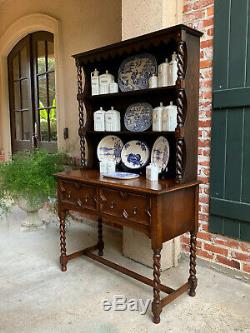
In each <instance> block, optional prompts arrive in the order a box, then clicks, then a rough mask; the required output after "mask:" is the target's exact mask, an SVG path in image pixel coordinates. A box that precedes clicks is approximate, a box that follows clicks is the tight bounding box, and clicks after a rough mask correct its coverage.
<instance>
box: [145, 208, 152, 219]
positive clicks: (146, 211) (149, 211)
mask: <svg viewBox="0 0 250 333" xmlns="http://www.w3.org/2000/svg"><path fill="white" fill-rule="evenodd" d="M145 213H146V214H147V215H148V216H149V217H151V209H150V208H145Z"/></svg>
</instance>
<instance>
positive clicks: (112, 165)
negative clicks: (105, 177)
mask: <svg viewBox="0 0 250 333" xmlns="http://www.w3.org/2000/svg"><path fill="white" fill-rule="evenodd" d="M106 170H107V171H106V172H107V174H111V173H113V172H115V170H116V162H115V161H107V162H106Z"/></svg>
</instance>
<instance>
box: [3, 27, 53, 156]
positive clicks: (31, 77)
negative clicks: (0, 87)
mask: <svg viewBox="0 0 250 333" xmlns="http://www.w3.org/2000/svg"><path fill="white" fill-rule="evenodd" d="M8 71H9V97H10V123H11V140H12V151H13V153H15V152H17V151H22V150H31V149H33V148H43V149H46V150H47V151H49V152H53V151H55V150H56V149H57V121H56V99H55V57H54V42H53V34H51V33H49V32H43V31H41V32H36V33H33V34H30V35H28V36H26V37H25V38H23V39H22V40H21V41H20V42H19V43H18V44H17V45H16V46H15V47H14V49H13V50H12V51H11V52H10V54H9V56H8Z"/></svg>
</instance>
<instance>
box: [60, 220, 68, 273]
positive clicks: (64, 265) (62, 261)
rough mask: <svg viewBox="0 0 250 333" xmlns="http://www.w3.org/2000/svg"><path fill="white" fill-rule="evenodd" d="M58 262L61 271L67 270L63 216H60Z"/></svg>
mask: <svg viewBox="0 0 250 333" xmlns="http://www.w3.org/2000/svg"><path fill="white" fill-rule="evenodd" d="M60 248H61V256H60V264H61V270H62V271H63V272H66V271H67V261H68V260H67V254H66V236H65V217H61V218H60Z"/></svg>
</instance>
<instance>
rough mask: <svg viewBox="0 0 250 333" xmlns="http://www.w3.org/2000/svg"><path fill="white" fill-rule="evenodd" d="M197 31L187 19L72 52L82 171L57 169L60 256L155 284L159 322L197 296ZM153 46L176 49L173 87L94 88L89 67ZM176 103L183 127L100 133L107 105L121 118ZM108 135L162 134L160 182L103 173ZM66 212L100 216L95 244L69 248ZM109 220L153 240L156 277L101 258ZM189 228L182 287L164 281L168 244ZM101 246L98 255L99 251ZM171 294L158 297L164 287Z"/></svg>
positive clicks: (162, 51)
mask: <svg viewBox="0 0 250 333" xmlns="http://www.w3.org/2000/svg"><path fill="white" fill-rule="evenodd" d="M200 36H201V33H200V32H199V31H196V30H193V29H191V28H189V27H187V26H185V25H177V26H174V27H171V28H168V29H163V30H160V31H157V32H154V33H151V34H147V35H144V36H140V37H137V38H133V39H129V40H125V41H122V42H119V43H116V44H112V45H108V46H105V47H102V48H98V49H95V50H90V51H87V52H84V53H81V54H77V55H75V56H74V58H75V61H76V67H77V84H78V94H77V100H78V109H79V136H80V162H81V167H80V169H79V170H72V171H67V172H66V171H65V172H62V173H59V174H57V175H56V178H57V183H58V214H59V218H60V246H61V256H60V263H61V269H62V271H66V270H67V263H68V261H69V260H71V259H73V258H76V257H78V256H81V255H85V256H88V257H89V258H91V259H93V260H96V261H98V262H100V263H102V264H104V265H107V266H109V267H111V268H113V269H115V270H117V271H119V272H121V273H123V274H126V275H128V276H130V277H132V278H134V279H136V280H138V281H141V282H143V283H144V284H147V285H149V286H151V287H152V289H153V301H152V313H153V322H154V323H159V322H160V314H161V311H162V308H163V307H164V306H165V305H166V304H168V303H170V302H171V301H173V300H174V299H175V298H176V297H178V296H179V295H181V294H182V293H184V292H185V291H187V290H189V295H190V296H195V289H196V286H197V278H196V233H197V230H198V192H199V182H198V181H197V131H198V106H199V104H198V102H199V101H198V99H199V55H200ZM145 52H147V53H150V54H153V55H154V56H155V58H156V59H157V61H158V63H160V62H162V61H164V60H165V58H166V57H170V55H171V54H172V53H173V52H176V53H177V66H178V72H177V75H178V78H177V81H176V84H175V85H173V86H166V87H159V88H152V89H141V90H132V91H127V92H117V93H112V94H105V95H96V96H92V95H91V81H90V80H91V72H93V71H94V70H95V68H98V69H99V70H100V71H102V72H105V70H106V69H108V70H109V72H110V73H112V74H114V75H117V72H118V68H119V65H120V64H121V62H122V61H123V60H124V59H126V58H127V57H128V56H131V55H136V54H139V53H145ZM161 101H162V102H164V103H165V104H167V105H168V104H169V102H170V101H174V104H176V105H177V127H176V129H175V131H173V132H153V131H152V130H151V129H150V130H147V131H145V132H130V131H128V130H126V129H125V128H123V127H122V128H121V131H120V132H115V133H111V132H95V131H94V128H93V112H94V111H95V110H97V109H99V108H100V107H101V106H103V107H104V108H105V109H108V108H110V106H111V105H112V106H114V107H115V109H117V110H119V111H120V112H121V118H122V116H123V115H124V113H125V110H126V108H127V107H128V105H130V104H131V103H135V102H148V103H150V104H151V105H152V106H153V107H156V106H157V105H159V103H160V102H161ZM107 134H115V135H117V136H119V137H120V138H121V139H122V140H123V142H126V140H131V139H141V140H143V141H144V142H146V143H147V144H148V146H149V147H152V144H153V142H154V141H155V139H156V138H157V137H158V136H159V135H163V136H165V137H166V138H167V139H168V141H169V144H170V161H169V165H168V170H167V171H166V172H163V173H162V174H161V175H160V179H159V181H156V182H150V181H149V180H147V179H146V178H145V168H144V169H143V170H140V177H139V178H136V179H133V180H117V179H110V178H104V177H102V176H101V175H100V173H99V167H98V159H97V154H96V149H97V145H98V142H99V141H100V140H101V138H102V137H104V136H105V135H107ZM68 211H78V212H81V213H83V214H86V216H88V217H89V216H91V217H92V219H93V220H96V221H97V222H98V240H97V244H96V245H94V246H92V247H90V248H85V249H83V250H80V251H78V252H75V253H72V254H67V251H66V237H65V217H66V214H67V212H68ZM103 221H107V222H112V223H115V224H119V225H121V226H126V227H130V228H133V229H136V230H138V231H140V232H142V233H144V234H145V235H147V236H148V237H149V238H150V240H151V247H152V255H153V257H152V266H153V279H149V278H147V277H144V276H142V275H140V274H138V273H136V272H134V271H131V270H129V269H126V268H125V267H122V266H120V265H118V264H116V263H114V262H111V261H110V260H108V259H105V258H103V250H104V241H103V233H102V223H103ZM186 232H189V233H190V268H189V277H188V280H187V282H186V283H185V284H184V285H182V286H181V287H180V288H178V289H177V290H174V289H172V288H170V287H167V286H165V285H162V284H161V281H160V274H161V249H162V244H163V243H164V242H166V241H168V240H171V239H173V238H174V237H177V236H179V235H182V234H183V233H186ZM95 250H97V254H96V253H95ZM161 291H162V292H165V293H166V294H168V295H167V296H166V297H164V298H162V299H161V297H160V292H161Z"/></svg>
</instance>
